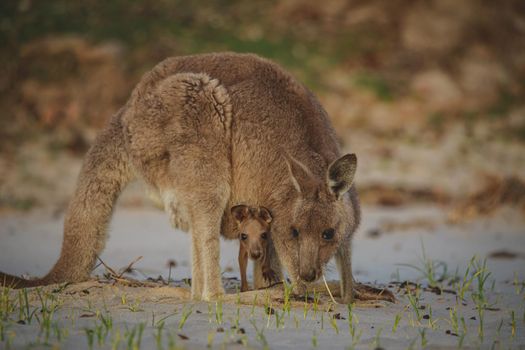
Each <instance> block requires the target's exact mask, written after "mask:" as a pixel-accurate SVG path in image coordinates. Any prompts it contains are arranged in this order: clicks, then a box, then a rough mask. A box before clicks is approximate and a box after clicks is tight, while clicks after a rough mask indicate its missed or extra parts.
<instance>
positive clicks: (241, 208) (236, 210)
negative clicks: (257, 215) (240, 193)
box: [230, 204, 250, 224]
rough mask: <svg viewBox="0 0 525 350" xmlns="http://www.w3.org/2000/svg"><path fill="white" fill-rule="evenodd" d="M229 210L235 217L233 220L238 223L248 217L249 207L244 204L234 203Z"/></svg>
mask: <svg viewBox="0 0 525 350" xmlns="http://www.w3.org/2000/svg"><path fill="white" fill-rule="evenodd" d="M230 212H231V213H232V215H233V217H234V218H235V221H237V223H238V224H240V223H242V222H243V221H244V220H246V219H247V218H248V216H249V215H250V208H249V207H248V206H246V205H242V204H241V205H236V206H234V207H232V208H231V209H230Z"/></svg>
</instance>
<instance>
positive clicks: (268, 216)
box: [259, 207, 272, 224]
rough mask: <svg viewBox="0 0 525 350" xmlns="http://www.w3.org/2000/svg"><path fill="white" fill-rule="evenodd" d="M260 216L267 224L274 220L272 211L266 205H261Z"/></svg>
mask: <svg viewBox="0 0 525 350" xmlns="http://www.w3.org/2000/svg"><path fill="white" fill-rule="evenodd" d="M259 217H260V218H261V219H263V220H264V222H266V223H267V224H269V223H271V222H272V214H270V211H269V210H268V209H266V208H265V207H259Z"/></svg>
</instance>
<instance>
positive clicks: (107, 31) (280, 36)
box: [0, 0, 378, 84]
mask: <svg viewBox="0 0 525 350" xmlns="http://www.w3.org/2000/svg"><path fill="white" fill-rule="evenodd" d="M272 3H273V1H263V0H254V1H240V0H232V1H227V0H219V1H203V0H199V1H182V0H174V1H168V0H161V1H151V0H133V1H126V0H112V1H102V0H85V1H70V0H54V1H30V0H22V1H13V0H5V1H2V2H0V45H1V47H2V51H4V52H6V51H9V52H10V53H11V54H16V52H17V49H18V48H19V47H20V46H21V45H23V44H24V43H27V42H29V41H31V40H34V39H36V38H41V37H46V36H53V35H64V34H66V35H67V34H72V35H81V36H83V37H87V38H88V39H90V40H93V41H107V40H110V41H111V40H115V41H118V42H121V43H123V44H124V45H125V46H126V48H127V49H128V50H130V51H136V50H142V51H146V50H149V51H150V52H149V54H147V55H146V57H145V59H144V55H142V56H141V60H139V61H137V62H132V63H133V64H136V65H148V66H150V65H151V64H152V62H153V63H154V62H156V61H158V60H159V59H162V58H163V57H166V56H171V55H180V54H189V53H199V52H209V51H224V50H231V51H237V52H254V53H257V54H260V55H263V56H265V57H268V58H270V59H274V60H276V61H279V62H280V63H282V64H283V65H285V66H287V67H288V68H289V69H292V70H293V71H294V72H295V73H297V74H299V75H301V78H302V79H305V80H307V82H310V83H314V84H315V82H316V81H317V79H315V76H316V75H317V74H320V72H322V71H323V68H326V67H327V66H329V65H335V64H339V63H341V61H343V60H345V59H347V58H348V56H351V55H352V54H354V53H355V52H356V51H359V46H360V45H362V43H363V42H368V41H366V40H362V39H361V40H358V39H357V38H358V36H356V35H355V33H349V32H344V31H343V32H337V33H332V35H331V37H330V38H329V39H327V38H326V33H323V32H322V31H319V30H310V31H306V32H305V30H304V26H299V25H295V23H290V24H284V23H280V24H279V23H276V21H274V20H273V19H272V17H273V16H272V12H271V11H272V6H271V5H272ZM375 42H378V41H375ZM354 44H355V45H354ZM4 59H5V58H4Z"/></svg>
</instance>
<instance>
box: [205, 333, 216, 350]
mask: <svg viewBox="0 0 525 350" xmlns="http://www.w3.org/2000/svg"><path fill="white" fill-rule="evenodd" d="M214 339H215V331H209V332H208V338H207V343H206V347H208V348H210V349H211V347H212V346H213V340H214Z"/></svg>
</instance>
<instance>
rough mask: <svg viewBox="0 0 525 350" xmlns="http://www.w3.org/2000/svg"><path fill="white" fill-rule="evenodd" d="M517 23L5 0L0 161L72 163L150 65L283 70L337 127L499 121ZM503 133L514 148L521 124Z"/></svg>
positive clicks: (356, 3)
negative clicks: (44, 151) (205, 58)
mask: <svg viewBox="0 0 525 350" xmlns="http://www.w3.org/2000/svg"><path fill="white" fill-rule="evenodd" d="M524 23H525V3H524V2H523V1H520V0H503V1H501V2H497V3H496V2H494V3H493V2H481V1H473V0H465V1H461V2H454V1H439V0H433V1H432V0H390V1H380V0H370V1H365V0H326V1H323V2H318V1H314V0H303V1H298V0H270V1H266V0H254V1H241V0H228V1H226V0H219V1H205V0H198V1H181V0H173V1H168V0H160V1H152V0H134V1H125V0H112V1H102V0H84V1H69V0H52V1H36V0H16V1H15V0H4V1H1V2H0V73H1V74H0V95H1V97H0V107H1V110H2V112H1V114H0V130H1V131H0V137H1V139H2V141H1V142H0V150H2V149H5V147H6V146H9V144H11V145H12V144H14V143H17V142H21V141H22V140H24V139H27V138H31V137H33V136H35V137H36V136H40V135H42V134H46V133H47V134H48V135H51V136H52V137H53V139H54V140H53V146H52V148H53V149H56V148H60V144H64V145H65V146H66V147H70V148H73V149H75V150H79V151H82V149H83V146H82V145H87V144H88V143H89V140H88V139H89V137H90V136H89V135H87V136H86V135H85V133H84V131H83V130H84V129H85V128H86V127H90V126H93V127H95V128H98V127H100V126H101V125H102V124H103V122H104V121H105V120H107V118H108V117H109V115H110V114H111V113H113V112H114V111H115V110H116V109H117V108H118V107H119V106H120V105H122V103H124V101H125V100H126V99H127V96H128V95H129V91H130V90H131V89H132V87H133V86H134V84H135V83H136V82H137V81H138V79H139V78H140V75H141V74H143V73H144V72H145V71H147V70H149V69H150V68H151V67H152V66H153V65H154V64H156V63H157V62H159V61H160V60H162V59H164V58H166V57H168V56H173V55H183V54H194V53H200V52H210V51H226V50H229V51H236V52H253V53H257V54H260V55H262V56H264V57H267V58H270V59H273V60H275V61H278V62H279V63H281V64H283V65H284V66H285V67H287V68H288V69H290V70H291V71H292V72H293V73H294V74H295V75H297V76H298V78H299V79H301V80H303V81H304V82H305V83H306V84H307V85H308V86H309V87H311V88H312V89H314V90H315V91H316V92H317V93H318V94H320V95H321V97H322V98H323V96H326V98H323V103H324V104H325V106H326V108H327V110H328V112H329V113H330V115H331V116H332V117H333V121H334V123H335V125H336V127H338V128H348V127H359V126H365V127H370V128H372V129H374V128H375V129H378V128H379V129H380V130H381V132H385V130H387V129H388V128H394V129H395V128H396V127H397V128H399V127H400V126H402V125H403V124H405V123H411V124H415V125H417V129H418V130H419V129H421V128H435V129H436V130H437V131H438V132H440V131H442V130H443V129H444V126H446V125H447V123H448V122H449V121H450V120H460V121H461V122H464V123H470V122H472V121H476V122H477V121H479V120H482V119H485V118H488V119H493V120H505V121H506V120H507V119H508V117H509V116H510V115H515V114H516V113H515V111H516V108H517V107H520V106H521V104H522V103H523V96H524V93H523V92H524V90H525V64H524V61H525V44H524V43H525V41H523V40H521V39H522V38H523V36H522V35H523V34H524V30H525V29H524V28H525V25H524ZM72 38H73V39H72ZM100 67H103V68H100ZM476 77H478V78H476ZM485 77H486V78H485ZM96 80H99V81H100V80H104V84H101V83H97V82H96ZM480 82H481V83H480ZM84 85H85V86H84ZM480 85H482V86H481V87H479V86H480ZM450 91H452V92H450ZM367 94H369V95H371V96H372V97H367ZM441 95H444V96H446V97H444V98H441V97H440V96H441ZM347 104H348V105H347ZM384 104H386V107H385V106H383V105H384ZM396 104H399V105H400V107H399V108H398V107H397V105H396ZM407 105H408V106H409V107H410V108H409V110H410V111H412V112H411V113H413V114H414V117H404V114H406V109H407ZM94 106H96V108H94ZM352 106H357V107H358V108H351V107H352ZM377 106H380V107H381V108H383V111H382V112H381V111H380V112H377V111H376V110H374V108H376V107H377ZM414 106H415V107H414ZM385 108H386V109H387V110H388V113H385V112H384V110H385ZM349 110H353V111H354V112H353V113H354V114H352V113H350V112H348V111H349ZM356 111H357V112H356ZM376 112H377V113H376ZM520 113H523V112H520ZM370 115H372V116H370ZM374 115H375V117H374ZM377 115H379V116H380V117H377ZM382 115H388V116H389V117H388V118H391V120H393V122H392V121H386V123H385V124H384V123H383V121H384V118H385V117H381V116H382ZM465 115H468V116H471V118H470V117H469V118H464V116H465ZM374 118H375V119H374ZM378 118H379V119H378ZM407 118H408V119H407ZM410 118H412V119H410ZM516 118H518V119H521V114H520V115H519V116H518V117H514V119H516ZM374 120H375V121H374ZM396 120H397V121H396ZM383 124H384V125H383ZM504 124H505V125H504V127H503V128H504V129H505V130H511V131H512V132H510V134H511V135H512V137H513V138H518V139H522V140H523V139H525V137H524V132H523V130H525V123H521V121H519V120H518V122H517V124H516V122H515V121H513V122H512V123H511V124H509V125H507V124H508V123H507V122H505V123H504ZM60 129H67V130H69V131H68V133H69V134H67V135H58V134H57V130H60ZM71 130H72V131H71ZM388 130H389V129H388ZM79 138H80V140H79Z"/></svg>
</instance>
